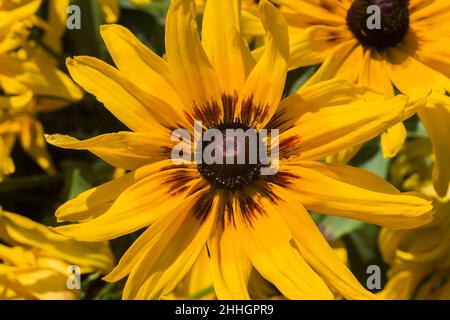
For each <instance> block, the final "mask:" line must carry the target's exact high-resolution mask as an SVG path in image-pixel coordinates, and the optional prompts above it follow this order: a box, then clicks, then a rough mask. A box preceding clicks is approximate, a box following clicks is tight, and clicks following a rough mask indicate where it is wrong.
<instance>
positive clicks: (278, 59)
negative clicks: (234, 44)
mask: <svg viewBox="0 0 450 320" xmlns="http://www.w3.org/2000/svg"><path fill="white" fill-rule="evenodd" d="M259 11H260V15H261V20H262V22H263V25H264V28H265V29H266V32H267V42H266V47H265V51H264V54H263V56H262V57H261V59H260V60H259V61H258V63H257V64H256V66H255V67H254V68H253V70H252V72H251V73H250V75H249V77H248V79H247V82H246V83H245V87H244V90H243V92H242V97H241V99H242V100H241V101H242V102H240V103H238V108H240V109H238V111H237V113H238V115H240V119H242V120H244V121H245V122H246V123H250V124H252V125H255V126H257V127H260V128H264V126H265V124H267V122H268V121H269V120H270V119H271V117H272V115H273V114H274V113H275V111H276V110H277V108H278V106H279V104H280V101H281V96H282V94H283V89H284V85H285V81H286V74H287V64H288V60H289V38H288V30H287V24H286V21H285V20H284V18H283V16H282V15H281V14H280V13H278V12H277V10H276V8H275V7H274V6H273V5H272V4H270V3H269V2H268V1H267V0H263V1H261V2H260V4H259Z"/></svg>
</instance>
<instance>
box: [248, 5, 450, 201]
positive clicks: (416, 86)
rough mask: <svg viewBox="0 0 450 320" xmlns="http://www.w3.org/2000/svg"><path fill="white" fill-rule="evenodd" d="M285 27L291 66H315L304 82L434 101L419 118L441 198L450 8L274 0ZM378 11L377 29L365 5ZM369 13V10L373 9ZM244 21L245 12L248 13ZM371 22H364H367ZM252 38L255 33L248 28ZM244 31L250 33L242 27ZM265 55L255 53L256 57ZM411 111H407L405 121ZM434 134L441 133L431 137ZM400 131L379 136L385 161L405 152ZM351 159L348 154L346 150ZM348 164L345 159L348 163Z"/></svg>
mask: <svg viewBox="0 0 450 320" xmlns="http://www.w3.org/2000/svg"><path fill="white" fill-rule="evenodd" d="M274 2H276V3H277V4H280V5H282V7H281V9H280V12H282V13H283V15H284V16H285V17H286V20H287V22H288V24H289V26H290V50H291V57H290V62H289V64H290V67H291V68H297V67H302V66H309V65H316V64H321V67H320V68H319V70H318V72H317V73H316V74H315V75H314V76H313V77H312V78H311V79H310V80H309V81H308V83H307V84H313V83H316V82H318V81H323V80H327V79H333V78H341V79H347V80H349V81H351V82H353V83H358V84H361V85H365V86H368V87H370V88H374V89H377V90H379V91H381V92H383V93H385V94H387V95H390V96H392V95H394V88H397V89H398V90H399V91H400V92H401V93H403V94H406V95H408V96H410V97H414V98H417V99H418V98H423V97H426V96H427V95H428V94H429V93H430V92H431V91H432V90H433V91H435V94H434V97H433V98H431V99H430V101H429V105H428V106H427V107H426V108H420V109H419V112H418V114H419V117H420V119H421V120H422V121H423V122H424V124H425V125H426V128H427V130H428V131H429V133H430V139H431V141H432V144H433V147H434V152H435V156H436V164H435V168H434V171H435V172H434V183H435V187H436V190H437V192H438V193H439V194H440V195H441V196H443V195H444V194H446V190H447V187H448V185H449V181H450V171H449V170H448V167H449V165H450V152H449V151H448V148H447V147H446V146H444V147H443V146H442V145H445V144H446V143H447V142H448V141H449V140H450V132H449V130H441V129H438V128H448V127H449V126H450V113H449V111H448V110H449V108H450V101H449V100H450V99H449V98H448V96H445V92H446V91H447V92H448V91H450V79H449V78H448V77H449V76H450V60H449V59H448V53H447V51H446V48H447V47H448V46H449V45H450V37H449V30H450V2H449V1H447V0H434V1H428V0H411V1H408V0H381V1H376V2H375V1H373V0H354V1H351V0H344V1H334V0H321V1H318V0H275V1H274ZM372 4H378V6H379V8H380V9H381V14H380V23H381V29H378V27H377V26H376V25H375V26H373V27H372V25H370V28H369V24H371V23H373V21H374V20H372V18H374V17H375V16H374V15H373V14H372V15H371V14H367V13H366V12H367V8H368V6H369V5H372ZM372 12H373V11H372ZM246 15H248V14H246ZM369 17H370V18H369ZM254 28H255V30H256V32H257V31H258V30H259V28H258V27H257V26H254ZM246 29H251V27H247V28H246ZM262 51H263V49H258V50H256V52H255V55H256V56H260V55H261V54H262ZM416 111H417V108H410V110H408V112H406V114H405V119H406V118H408V117H410V116H411V115H413V114H414V113H415V112H416ZM437 130H440V131H439V134H437V132H436V131H437ZM405 139H406V130H405V127H404V126H403V124H402V123H401V122H399V123H398V124H397V125H395V126H393V127H392V128H389V129H388V130H387V131H386V132H384V133H383V135H382V137H381V145H382V149H383V154H384V156H385V157H392V156H394V155H395V154H396V153H397V152H398V151H399V150H400V149H401V147H402V146H403V143H404V141H405ZM350 155H351V152H350ZM347 158H348V157H347Z"/></svg>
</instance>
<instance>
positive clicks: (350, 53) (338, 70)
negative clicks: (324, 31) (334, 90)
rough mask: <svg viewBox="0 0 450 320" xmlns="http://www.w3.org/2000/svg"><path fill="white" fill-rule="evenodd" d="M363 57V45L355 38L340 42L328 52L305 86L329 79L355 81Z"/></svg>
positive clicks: (359, 71)
mask: <svg viewBox="0 0 450 320" xmlns="http://www.w3.org/2000/svg"><path fill="white" fill-rule="evenodd" d="M363 58H364V50H363V47H362V46H360V45H359V44H358V43H357V42H356V41H355V40H348V41H345V42H342V43H341V44H339V45H338V46H336V47H335V48H334V49H333V50H332V51H331V52H330V54H329V55H328V56H327V57H326V59H325V60H324V61H323V63H322V65H321V66H320V68H319V70H317V72H316V73H315V74H314V75H313V76H312V77H311V78H309V80H308V81H307V82H306V83H305V86H309V85H313V84H316V83H318V82H321V81H324V80H330V79H345V80H348V81H350V82H351V83H356V82H357V81H358V79H359V76H360V74H361V70H362V68H363Z"/></svg>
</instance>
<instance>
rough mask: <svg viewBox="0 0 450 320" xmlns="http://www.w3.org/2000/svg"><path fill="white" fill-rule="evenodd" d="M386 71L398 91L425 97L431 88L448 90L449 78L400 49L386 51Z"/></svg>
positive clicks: (414, 96) (449, 89) (415, 96)
mask: <svg viewBox="0 0 450 320" xmlns="http://www.w3.org/2000/svg"><path fill="white" fill-rule="evenodd" d="M387 59H388V61H389V63H388V64H387V67H388V68H387V72H388V74H389V78H391V81H392V82H393V83H394V85H395V86H396V87H397V88H398V89H399V90H400V92H402V93H405V94H408V95H409V96H411V97H413V98H417V97H425V96H427V95H428V94H429V93H430V92H431V91H432V90H433V89H436V90H442V89H445V90H447V91H450V79H449V78H448V77H446V76H445V75H443V74H442V73H440V72H439V71H437V70H433V69H431V68H430V67H428V66H426V65H424V64H423V63H422V62H420V61H418V60H417V59H416V58H414V57H412V56H411V55H409V54H407V53H405V52H404V51H402V50H400V49H397V48H395V49H389V50H388V51H387Z"/></svg>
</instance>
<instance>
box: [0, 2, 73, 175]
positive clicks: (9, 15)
mask: <svg viewBox="0 0 450 320" xmlns="http://www.w3.org/2000/svg"><path fill="white" fill-rule="evenodd" d="M39 5H40V1H12V0H6V1H1V2H0V159H1V163H0V181H1V180H2V179H3V178H4V176H6V175H9V174H11V173H13V172H14V170H15V168H14V162H13V160H12V159H11V150H12V148H13V146H14V144H15V142H16V141H17V140H20V142H21V144H22V146H23V149H24V150H25V151H26V152H27V153H28V154H29V155H30V156H31V157H33V158H34V160H35V161H36V162H37V163H38V164H39V166H41V168H42V169H44V170H45V171H47V172H48V173H53V172H54V168H53V165H52V162H51V160H50V157H49V155H48V153H47V149H46V145H45V140H44V132H43V128H42V125H41V123H40V122H39V120H38V119H37V114H38V113H39V112H49V111H54V110H56V109H58V108H61V107H63V106H65V105H66V104H67V103H70V102H74V101H77V100H79V99H81V97H82V92H81V90H80V89H79V88H78V87H77V86H76V85H75V84H74V83H73V82H72V81H71V80H70V78H69V77H68V76H67V75H66V74H64V73H63V72H61V71H60V70H58V69H57V68H56V67H55V66H54V65H53V64H49V63H46V62H44V61H41V60H40V59H37V57H31V56H29V55H28V54H27V52H26V50H25V49H23V48H25V47H27V45H28V37H29V36H30V29H31V28H32V27H33V25H34V23H35V22H36V21H37V20H36V17H35V16H34V14H35V12H36V11H37V10H38V8H39ZM1 17H3V18H1ZM24 25H25V27H24Z"/></svg>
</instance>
